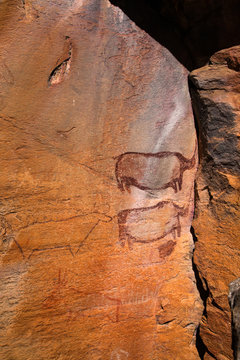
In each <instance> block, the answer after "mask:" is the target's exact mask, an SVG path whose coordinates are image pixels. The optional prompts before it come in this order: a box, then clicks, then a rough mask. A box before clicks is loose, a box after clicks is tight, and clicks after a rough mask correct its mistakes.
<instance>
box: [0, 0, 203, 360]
mask: <svg viewBox="0 0 240 360" xmlns="http://www.w3.org/2000/svg"><path fill="white" fill-rule="evenodd" d="M0 14H1V15H0V19H1V35H0V37H1V39H0V53H1V58H0V68H1V71H0V76H1V82H0V125H1V142H0V144H1V158H0V163H1V175H0V176H1V178H0V184H1V209H0V211H1V219H0V220H1V291H0V294H1V298H0V299H1V300H0V309H1V310H0V311H1V326H0V329H1V336H0V358H1V359H4V360H10V359H14V360H26V359H28V360H36V359H39V360H40V359H44V360H45V359H49V360H51V359H54V360H55V359H58V360H60V359H61V360H69V359H73V360H79V359H84V360H88V359H89V360H100V359H102V360H106V359H109V360H118V359H121V360H125V359H128V360H140V359H141V360H157V359H166V360H167V359H169V360H172V359H176V360H184V359H186V360H191V359H198V358H199V357H198V353H197V350H196V346H195V335H196V328H197V326H198V324H199V321H200V318H201V314H202V304H201V301H200V298H199V294H198V291H197V289H196V284H195V277H194V273H193V271H192V250H193V240H192V236H191V235H190V232H189V228H190V225H191V220H192V213H193V180H194V177H195V172H196V167H197V145H196V139H195V138H196V135H195V128H194V124H193V115H192V110H191V102H190V98H189V94H188V88H187V81H186V79H187V72H186V70H185V69H184V68H183V66H182V65H181V64H180V63H178V61H177V60H176V59H175V58H174V57H173V56H172V55H171V54H170V53H169V52H168V50H166V49H165V48H164V47H163V46H161V45H159V44H158V43H157V42H156V41H155V40H153V39H152V38H151V37H150V36H148V35H147V34H146V33H144V32H143V31H142V30H140V29H139V28H137V27H136V26H135V24H134V23H133V22H132V21H130V20H129V19H128V18H127V17H126V16H125V15H124V14H123V13H122V11H121V10H119V9H118V8H115V7H114V6H113V5H111V4H110V3H109V2H108V1H105V0H101V1H100V0H88V1H87V0H86V1H84V0H81V1H80V0H79V1H61V0H58V1H38V0H35V1H29V0H25V1H22V2H21V1H9V2H8V1H4V2H1V4H0Z"/></svg>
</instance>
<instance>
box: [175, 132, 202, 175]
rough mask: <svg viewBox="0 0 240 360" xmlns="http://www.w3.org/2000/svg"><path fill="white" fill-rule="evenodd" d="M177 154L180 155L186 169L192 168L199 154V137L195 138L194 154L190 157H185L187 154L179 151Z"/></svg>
mask: <svg viewBox="0 0 240 360" xmlns="http://www.w3.org/2000/svg"><path fill="white" fill-rule="evenodd" d="M177 156H178V158H179V160H180V162H181V163H182V165H183V167H184V170H190V169H192V168H193V167H194V166H195V165H196V163H197V156H198V141H197V138H196V140H195V148H194V153H193V155H192V157H191V158H190V159H188V158H185V156H183V155H182V154H180V153H178V155H177Z"/></svg>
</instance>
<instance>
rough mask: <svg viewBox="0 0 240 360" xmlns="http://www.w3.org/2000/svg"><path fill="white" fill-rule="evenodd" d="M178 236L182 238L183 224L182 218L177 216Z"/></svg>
mask: <svg viewBox="0 0 240 360" xmlns="http://www.w3.org/2000/svg"><path fill="white" fill-rule="evenodd" d="M177 236H178V237H180V236H181V224H180V216H179V215H177Z"/></svg>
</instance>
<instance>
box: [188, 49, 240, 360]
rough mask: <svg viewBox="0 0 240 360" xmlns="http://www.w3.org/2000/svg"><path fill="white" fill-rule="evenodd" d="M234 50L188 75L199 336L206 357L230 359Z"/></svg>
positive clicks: (239, 99)
mask: <svg viewBox="0 0 240 360" xmlns="http://www.w3.org/2000/svg"><path fill="white" fill-rule="evenodd" d="M239 65H240V47H233V48H230V49H226V50H222V51H220V52H218V53H216V54H215V55H213V56H212V57H211V59H210V63H209V65H207V66H205V67H203V68H200V69H198V70H195V71H193V72H192V73H191V76H190V80H191V93H192V98H193V105H194V111H195V114H196V118H197V120H198V124H199V138H200V159H201V160H200V166H199V171H198V176H197V188H196V198H197V203H196V214H195V219H194V222H193V227H194V230H195V234H196V236H197V240H198V241H197V243H196V250H195V256H194V262H195V263H196V265H197V268H198V271H199V274H200V277H201V279H202V284H203V287H204V289H203V292H205V302H206V304H205V305H206V307H205V312H204V314H205V315H204V316H203V319H202V322H201V326H200V335H201V337H202V340H203V342H204V344H205V345H206V347H207V352H208V358H216V359H219V360H220V359H221V360H222V359H232V358H233V355H232V349H231V314H230V309H229V306H228V299H227V295H228V284H229V283H230V282H231V281H233V280H234V279H236V278H237V277H238V276H239V268H240V257H239V253H240V244H239V228H240V227H239V225H240V223H239V184H240V182H239V175H240V165H239V155H240V154H239V124H240V118H239V108H240V95H239V91H240V87H239V83H240V73H239V70H240V66H239Z"/></svg>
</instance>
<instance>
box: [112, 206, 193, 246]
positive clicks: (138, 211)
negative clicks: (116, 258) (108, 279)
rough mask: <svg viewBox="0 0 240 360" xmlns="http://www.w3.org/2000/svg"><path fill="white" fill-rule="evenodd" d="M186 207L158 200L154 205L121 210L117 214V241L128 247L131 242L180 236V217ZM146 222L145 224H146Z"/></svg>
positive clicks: (152, 240) (148, 241)
mask: <svg viewBox="0 0 240 360" xmlns="http://www.w3.org/2000/svg"><path fill="white" fill-rule="evenodd" d="M187 211H188V208H187V209H186V208H184V207H180V206H178V205H177V204H174V203H173V202H171V201H160V202H159V203H157V204H156V205H153V206H149V207H141V208H135V209H126V210H122V211H120V212H119V214H118V226H119V241H120V244H121V246H125V243H126V241H127V243H128V246H129V249H132V248H133V243H151V242H155V241H158V240H160V239H163V238H165V237H166V236H167V235H169V234H172V237H173V239H176V237H180V236H181V224H180V217H181V216H184V215H186V213H187ZM146 224H147V225H146Z"/></svg>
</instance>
